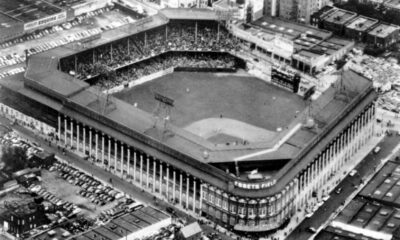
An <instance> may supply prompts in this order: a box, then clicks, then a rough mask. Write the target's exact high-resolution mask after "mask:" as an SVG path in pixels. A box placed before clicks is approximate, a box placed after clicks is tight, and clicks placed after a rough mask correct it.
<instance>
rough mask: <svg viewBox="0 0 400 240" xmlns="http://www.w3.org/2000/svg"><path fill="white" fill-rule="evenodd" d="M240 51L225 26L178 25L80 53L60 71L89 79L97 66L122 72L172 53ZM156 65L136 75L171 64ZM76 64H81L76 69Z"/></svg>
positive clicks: (141, 67) (63, 62)
mask: <svg viewBox="0 0 400 240" xmlns="http://www.w3.org/2000/svg"><path fill="white" fill-rule="evenodd" d="M238 48H239V44H237V40H236V39H235V38H234V37H232V35H231V34H230V33H229V32H228V31H227V30H226V29H225V28H224V27H222V26H220V27H218V24H217V23H213V24H209V23H208V24H205V23H199V24H198V26H197V27H196V25H195V23H194V22H187V23H174V24H169V25H168V26H167V27H165V26H162V27H158V28H155V29H152V30H149V31H147V32H146V33H139V34H136V35H134V36H131V37H129V38H125V39H121V40H119V41H117V42H114V43H112V44H107V45H104V46H101V47H98V48H95V49H91V50H88V51H85V52H83V53H79V54H78V55H77V59H76V61H75V56H71V57H67V58H64V59H62V60H61V64H60V68H61V70H62V71H64V72H67V73H70V74H71V75H74V76H76V77H77V78H79V79H86V78H91V77H93V76H95V75H97V73H96V72H95V68H94V64H95V63H100V64H103V65H106V66H108V67H110V68H112V69H118V68H121V67H124V66H126V65H129V64H133V63H135V62H138V61H142V60H145V59H148V58H151V57H153V56H156V55H159V54H161V53H164V52H167V51H170V50H173V51H235V50H239V49H238ZM159 61H161V63H160V62H159ZM168 61H172V60H171V59H169V60H168ZM168 61H167V62H168ZM181 61H182V62H183V63H185V62H192V63H194V62H195V63H196V64H199V65H207V64H208V65H210V64H209V63H207V59H204V60H202V61H200V60H199V59H193V60H190V59H188V57H186V58H184V59H182V60H181ZM154 62H155V63H154V64H152V66H145V65H144V64H137V65H136V66H137V67H135V69H136V70H135V72H138V73H137V75H142V72H143V73H144V74H146V72H152V71H153V70H152V68H153V67H155V66H164V65H166V64H169V65H171V63H169V62H168V63H164V61H162V60H160V59H157V60H154ZM75 64H77V65H76V68H75ZM149 68H150V69H149ZM161 69H162V68H161ZM161 69H158V70H161Z"/></svg>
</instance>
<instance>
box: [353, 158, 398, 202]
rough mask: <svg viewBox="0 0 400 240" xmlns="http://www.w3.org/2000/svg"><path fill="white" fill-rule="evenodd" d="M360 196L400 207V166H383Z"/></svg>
mask: <svg viewBox="0 0 400 240" xmlns="http://www.w3.org/2000/svg"><path fill="white" fill-rule="evenodd" d="M360 195H361V196H364V197H368V198H372V199H376V200H377V201H385V202H387V203H391V204H394V205H395V206H398V207H400V165H399V164H398V163H395V162H388V163H387V164H385V166H384V167H383V168H382V169H381V170H380V171H379V172H378V173H377V174H376V175H375V176H374V178H373V179H372V180H371V181H370V182H369V183H368V184H367V185H366V186H365V187H364V188H363V190H362V191H361V192H360Z"/></svg>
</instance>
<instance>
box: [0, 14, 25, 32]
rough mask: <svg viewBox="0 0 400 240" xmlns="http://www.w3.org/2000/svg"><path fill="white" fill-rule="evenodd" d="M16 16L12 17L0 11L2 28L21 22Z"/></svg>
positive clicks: (0, 25) (0, 27) (0, 26)
mask: <svg viewBox="0 0 400 240" xmlns="http://www.w3.org/2000/svg"><path fill="white" fill-rule="evenodd" d="M20 22H21V21H19V20H18V19H16V18H13V17H10V16H8V15H7V14H4V13H2V12H0V29H2V28H9V27H12V26H13V25H14V24H17V23H20Z"/></svg>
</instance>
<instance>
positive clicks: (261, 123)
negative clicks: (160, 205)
mask: <svg viewBox="0 0 400 240" xmlns="http://www.w3.org/2000/svg"><path fill="white" fill-rule="evenodd" d="M187 89H189V92H187ZM154 92H158V93H160V94H163V95H165V96H167V97H170V98H172V99H174V100H175V107H174V108H173V110H172V114H171V121H172V123H173V124H175V125H177V126H179V127H185V126H187V125H189V124H191V123H193V122H196V121H198V120H201V119H205V118H212V117H217V118H218V117H220V116H221V114H222V116H223V117H224V118H225V117H226V118H232V119H236V120H239V121H242V122H246V123H248V124H251V125H254V126H257V127H261V128H265V129H267V130H270V131H276V129H277V128H278V127H282V128H284V127H286V126H287V125H288V124H289V123H290V122H291V121H292V120H293V119H294V117H295V115H296V111H302V110H303V109H304V108H305V106H306V103H305V102H304V101H303V100H302V98H301V97H299V96H297V95H296V94H293V93H291V92H289V91H286V90H284V89H281V88H279V87H276V86H274V85H271V84H268V83H265V82H264V81H262V80H260V79H257V78H254V77H243V76H235V75H224V76H220V75H217V74H214V73H193V72H190V73H187V72H175V73H172V74H169V75H166V76H163V77H161V78H158V79H155V80H153V81H150V82H147V83H144V84H142V85H138V86H136V87H133V88H131V89H127V90H124V91H122V92H119V93H116V94H115V95H114V96H115V97H117V98H119V99H122V100H124V101H126V102H129V103H131V104H134V103H137V104H138V108H140V109H143V110H145V111H147V112H150V113H153V112H154V111H155V109H156V108H157V102H156V101H155V100H154ZM133 120H134V119H133Z"/></svg>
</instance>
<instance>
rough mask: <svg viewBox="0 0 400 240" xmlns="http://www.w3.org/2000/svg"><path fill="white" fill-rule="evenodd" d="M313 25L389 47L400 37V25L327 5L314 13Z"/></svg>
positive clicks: (380, 46)
mask: <svg viewBox="0 0 400 240" xmlns="http://www.w3.org/2000/svg"><path fill="white" fill-rule="evenodd" d="M310 23H311V25H314V26H318V27H319V28H321V29H325V30H328V31H331V32H333V33H335V34H336V35H340V36H344V37H346V38H350V39H352V40H355V41H358V42H363V43H367V44H373V45H374V46H376V47H378V48H387V47H389V46H391V45H393V44H394V43H396V42H398V41H399V39H400V27H399V26H397V25H393V24H389V23H385V22H380V21H379V20H377V19H374V18H369V17H365V16H362V15H358V14H357V13H355V12H351V11H347V10H344V9H340V8H335V7H331V6H326V7H324V8H322V9H321V10H320V11H318V12H316V13H315V14H313V16H312V17H311V20H310Z"/></svg>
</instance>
